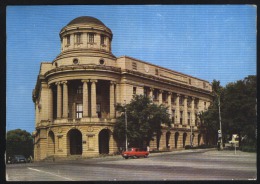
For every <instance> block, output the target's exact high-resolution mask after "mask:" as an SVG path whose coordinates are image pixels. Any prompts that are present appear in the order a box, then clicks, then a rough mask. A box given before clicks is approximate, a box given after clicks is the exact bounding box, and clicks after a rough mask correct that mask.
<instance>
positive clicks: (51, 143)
mask: <svg viewBox="0 0 260 184" xmlns="http://www.w3.org/2000/svg"><path fill="white" fill-rule="evenodd" d="M54 154H55V137H54V133H53V131H49V134H48V155H54Z"/></svg>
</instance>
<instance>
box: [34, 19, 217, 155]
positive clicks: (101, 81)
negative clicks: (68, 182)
mask: <svg viewBox="0 0 260 184" xmlns="http://www.w3.org/2000/svg"><path fill="white" fill-rule="evenodd" d="M112 39H113V34H112V31H111V30H110V29H109V28H108V27H107V26H106V25H105V24H104V23H103V22H101V21H100V20H98V19H96V18H93V17H88V16H82V17H78V18H75V19H74V20H72V21H71V22H69V23H68V24H67V25H66V26H65V27H63V28H62V29H61V31H60V40H61V53H60V54H59V55H58V56H57V57H56V58H55V59H54V60H53V61H52V62H42V63H41V66H40V71H39V75H38V78H37V83H36V86H35V89H34V90H33V94H32V98H33V102H34V104H35V127H36V130H35V131H34V133H33V136H34V157H35V160H42V159H45V158H47V157H49V156H57V157H67V156H70V155H82V156H83V157H88V156H95V155H99V154H114V153H115V152H117V151H118V147H119V145H117V143H116V142H115V140H114V138H113V126H114V124H115V122H116V117H117V116H118V114H117V113H116V111H115V104H116V103H121V104H122V103H125V101H126V103H129V102H130V100H131V99H132V97H133V95H134V94H144V95H147V96H149V97H151V98H152V100H153V102H154V103H157V104H165V105H166V106H168V107H169V109H170V110H169V114H170V118H171V119H172V127H171V128H168V127H164V129H163V133H162V135H161V136H160V137H157V138H155V140H154V141H152V142H151V143H150V148H151V149H159V150H162V149H171V150H175V149H183V148H184V146H185V145H190V143H191V139H190V138H191V137H192V143H193V145H199V144H203V143H204V139H205V138H204V134H203V132H200V131H199V129H198V126H199V124H200V123H199V118H198V113H200V112H202V111H204V110H206V109H207V108H208V106H209V105H210V103H211V98H212V96H211V91H212V88H211V85H210V83H209V82H208V81H205V80H202V79H198V78H196V77H192V76H189V75H186V74H183V73H180V72H176V71H173V70H169V69H167V68H163V67H160V66H157V65H154V64H151V63H148V62H144V61H141V60H138V59H135V58H131V57H128V56H121V57H116V56H114V55H113V54H112V51H111V50H112V49H111V42H112ZM191 135H193V136H191Z"/></svg>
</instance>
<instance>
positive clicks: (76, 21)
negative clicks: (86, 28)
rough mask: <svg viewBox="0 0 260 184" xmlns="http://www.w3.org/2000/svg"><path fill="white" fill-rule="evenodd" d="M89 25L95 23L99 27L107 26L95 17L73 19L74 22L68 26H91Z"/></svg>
mask: <svg viewBox="0 0 260 184" xmlns="http://www.w3.org/2000/svg"><path fill="white" fill-rule="evenodd" d="M89 23H94V24H97V25H102V26H105V24H104V23H103V22H101V21H100V20H98V19H96V18H94V17H90V16H82V17H77V18H75V19H73V20H72V21H70V22H69V23H68V25H67V26H69V25H72V24H89Z"/></svg>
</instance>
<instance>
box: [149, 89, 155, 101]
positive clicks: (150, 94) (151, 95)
mask: <svg viewBox="0 0 260 184" xmlns="http://www.w3.org/2000/svg"><path fill="white" fill-rule="evenodd" d="M149 89H150V91H149V97H150V99H151V100H152V101H153V90H154V89H153V88H149Z"/></svg>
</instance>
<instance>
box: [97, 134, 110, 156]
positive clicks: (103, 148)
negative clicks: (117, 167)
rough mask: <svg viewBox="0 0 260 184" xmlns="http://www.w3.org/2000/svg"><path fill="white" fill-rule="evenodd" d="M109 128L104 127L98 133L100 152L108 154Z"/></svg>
mask: <svg viewBox="0 0 260 184" xmlns="http://www.w3.org/2000/svg"><path fill="white" fill-rule="evenodd" d="M109 139H110V135H109V130H108V129H103V130H101V131H100V132H99V135H98V145H99V154H108V153H109Z"/></svg>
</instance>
